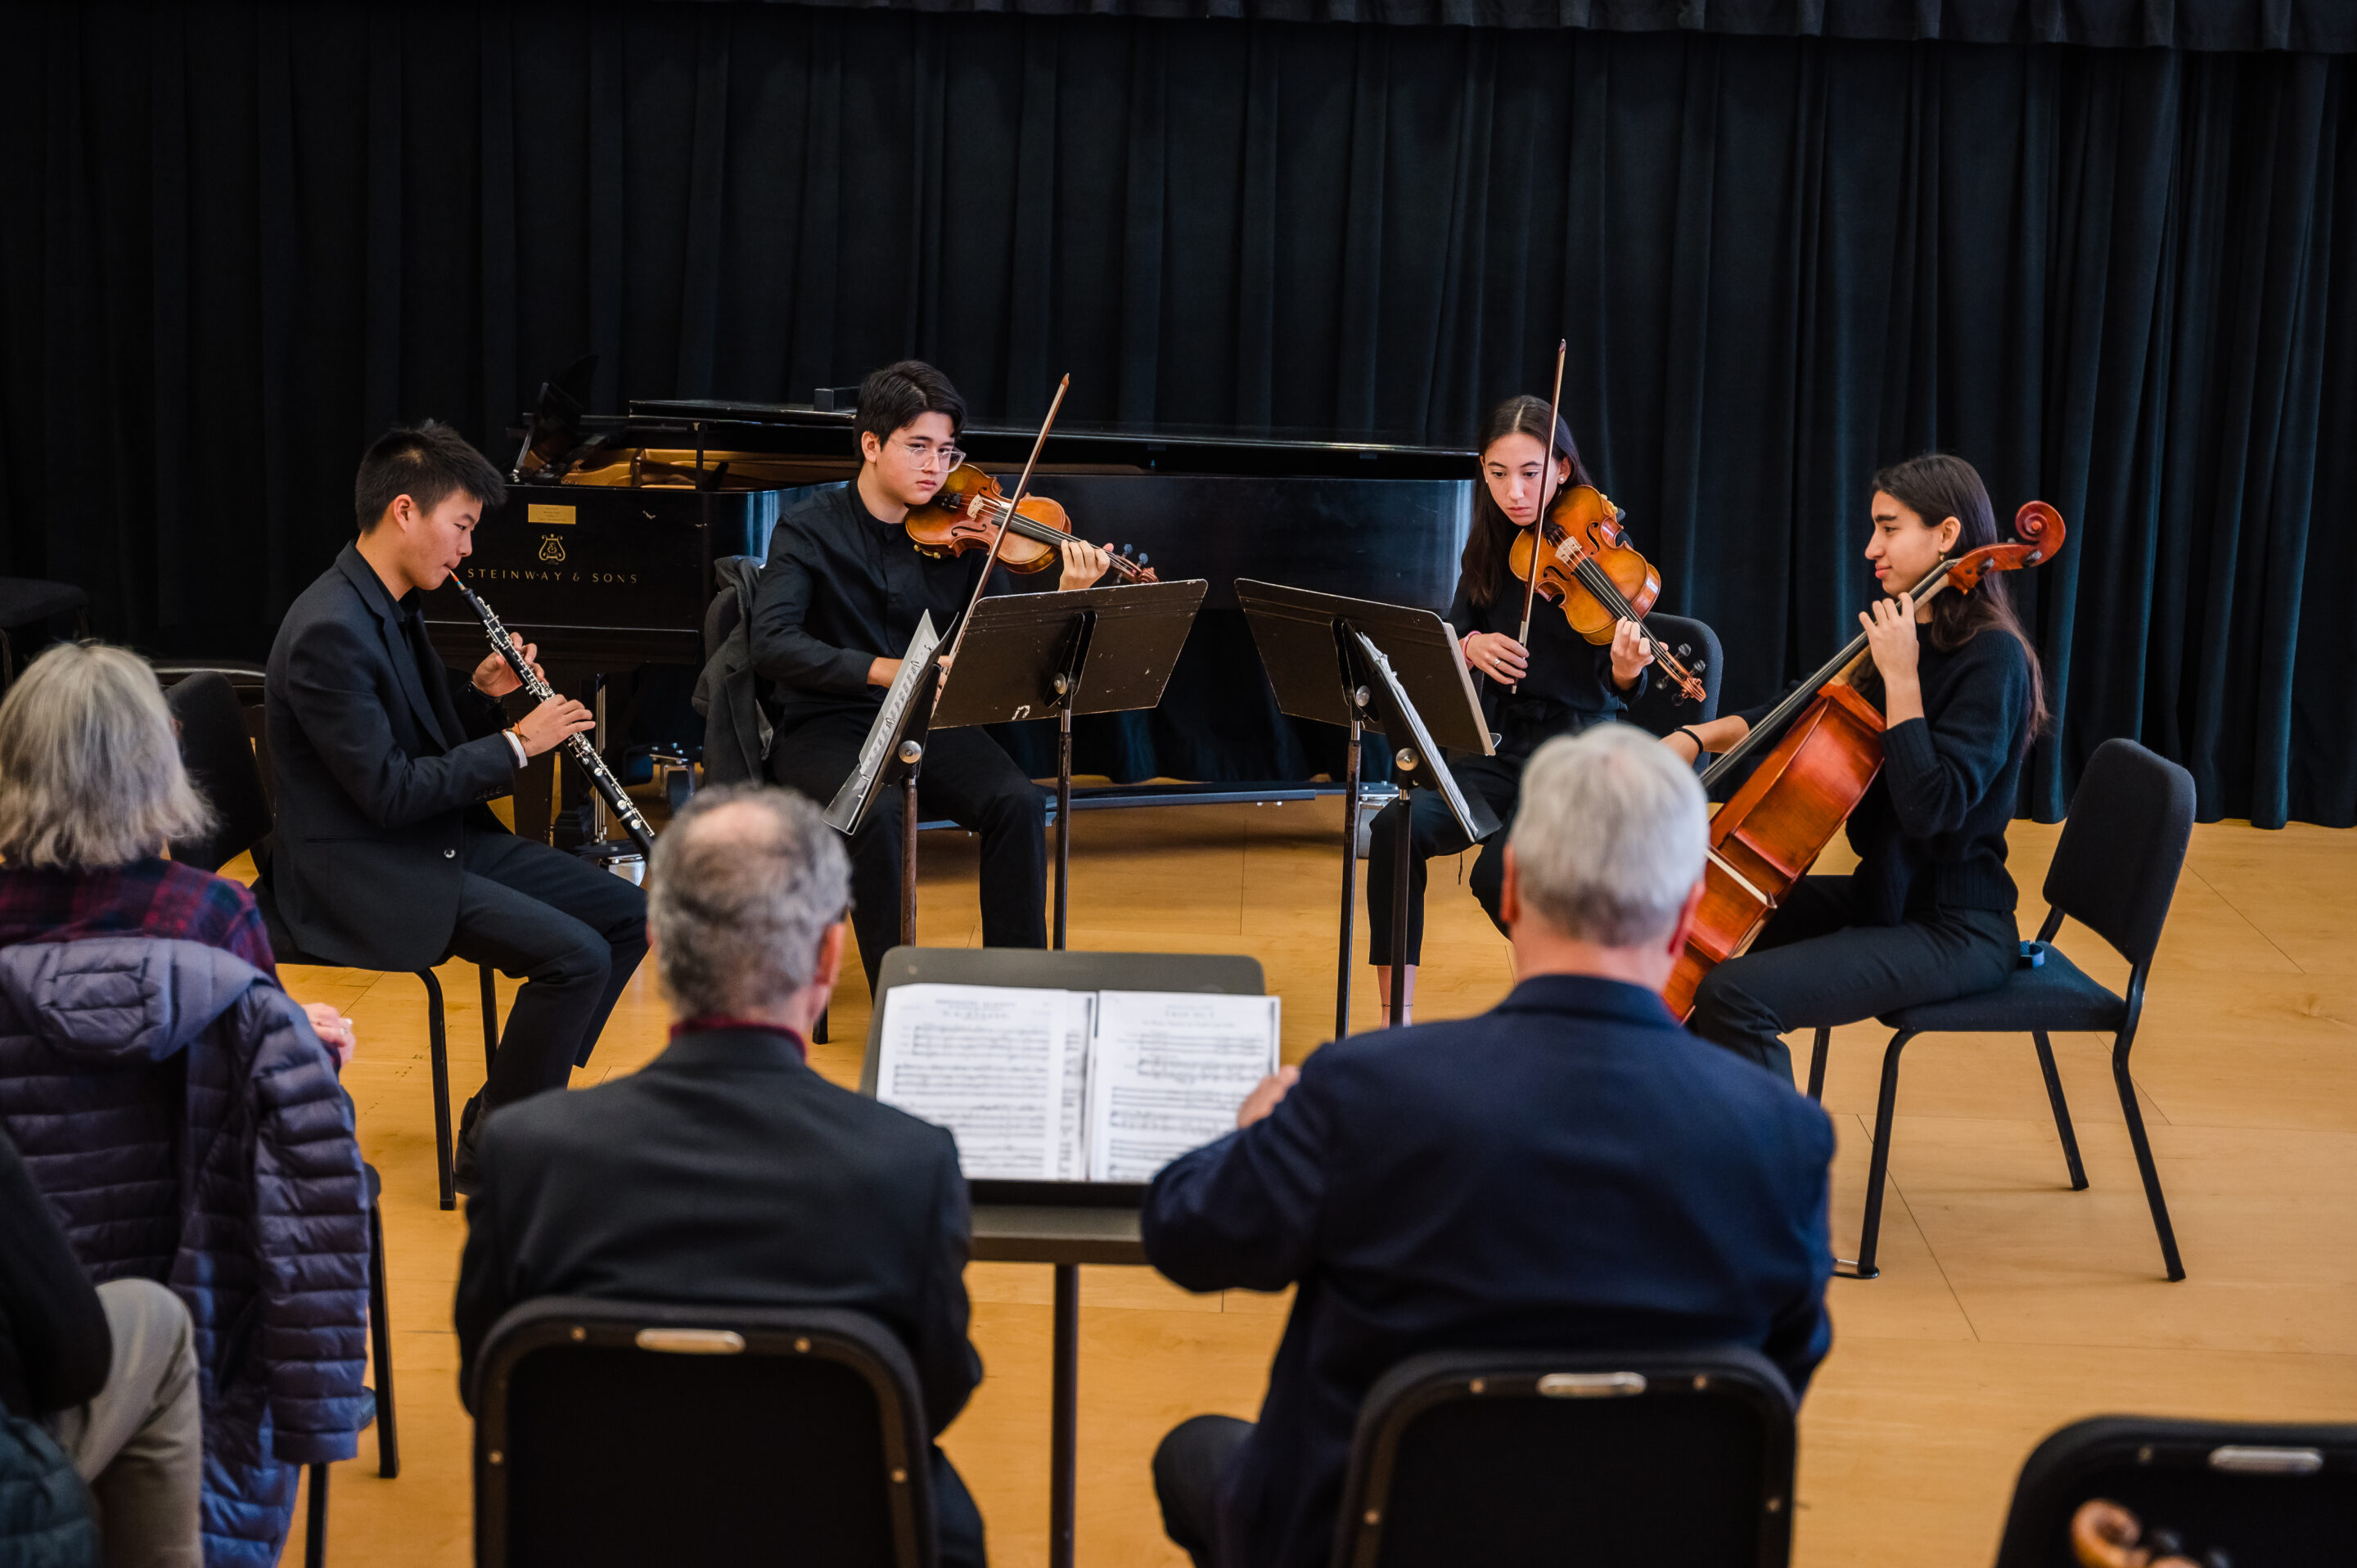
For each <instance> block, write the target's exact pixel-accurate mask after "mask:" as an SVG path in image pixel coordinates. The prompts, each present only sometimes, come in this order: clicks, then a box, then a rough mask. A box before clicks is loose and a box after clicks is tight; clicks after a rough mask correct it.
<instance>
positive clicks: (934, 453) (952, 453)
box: [892, 441, 965, 469]
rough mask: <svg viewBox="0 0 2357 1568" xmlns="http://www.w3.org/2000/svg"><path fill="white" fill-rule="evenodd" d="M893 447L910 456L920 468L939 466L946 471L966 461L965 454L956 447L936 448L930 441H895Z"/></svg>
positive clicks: (910, 459)
mask: <svg viewBox="0 0 2357 1568" xmlns="http://www.w3.org/2000/svg"><path fill="white" fill-rule="evenodd" d="M892 445H893V446H898V447H899V449H900V450H901V451H903V452H906V453H907V454H908V455H909V461H910V462H912V463H914V464H916V465H917V467H920V468H931V467H934V466H935V465H936V464H938V465H939V466H940V467H942V468H944V469H949V468H955V467H957V466H958V465H959V464H961V463H963V462H964V461H965V454H964V453H963V452H962V451H960V450H959V449H958V448H956V447H954V446H934V445H933V444H932V443H931V442H930V441H895V442H893V443H892Z"/></svg>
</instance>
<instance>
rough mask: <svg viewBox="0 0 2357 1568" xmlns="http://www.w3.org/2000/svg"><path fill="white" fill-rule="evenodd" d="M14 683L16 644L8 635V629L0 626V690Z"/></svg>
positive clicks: (3, 690) (2, 690)
mask: <svg viewBox="0 0 2357 1568" xmlns="http://www.w3.org/2000/svg"><path fill="white" fill-rule="evenodd" d="M15 684H16V643H15V642H13V641H11V640H10V639H9V637H8V629H7V628H5V627H0V692H5V691H6V690H7V689H8V688H9V687H11V686H13V685H15Z"/></svg>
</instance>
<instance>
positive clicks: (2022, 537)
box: [1663, 501, 2063, 1019]
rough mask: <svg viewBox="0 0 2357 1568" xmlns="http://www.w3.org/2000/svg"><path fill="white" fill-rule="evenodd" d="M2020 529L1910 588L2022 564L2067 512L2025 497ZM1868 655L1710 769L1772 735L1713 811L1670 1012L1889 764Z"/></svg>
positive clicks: (1968, 584) (1800, 694)
mask: <svg viewBox="0 0 2357 1568" xmlns="http://www.w3.org/2000/svg"><path fill="white" fill-rule="evenodd" d="M2013 530H2014V532H2015V533H2016V534H2018V535H2019V538H2018V540H2016V541H2011V542H2005V543H2000V544H1990V545H1985V546H1983V547H1982V548H1981V549H1978V550H1972V551H1967V552H1966V553H1964V554H1962V555H1959V556H1957V557H1956V558H1955V559H1954V560H1953V561H1943V562H1941V563H1940V564H1938V565H1937V566H1934V567H1932V570H1931V571H1930V572H1928V573H1926V574H1925V575H1924V576H1923V579H1922V581H1921V582H1919V583H1917V584H1916V585H1915V586H1914V587H1913V589H1911V590H1910V591H1911V592H1912V593H1913V595H1914V596H1915V602H1916V603H1918V604H1921V603H1922V602H1923V601H1924V600H1925V599H1928V598H1930V597H1932V596H1933V595H1935V594H1938V593H1941V592H1943V590H1946V589H1950V588H1953V589H1955V590H1956V591H1957V592H1959V593H1964V592H1969V591H1970V590H1972V589H1974V588H1975V587H1978V586H1979V585H1980V581H1981V578H1982V576H1983V575H1986V574H1987V573H1990V572H2018V571H2021V570H2023V569H2024V568H2026V567H2030V566H2035V565H2038V564H2040V563H2041V562H2046V561H2051V560H2052V559H2053V558H2054V556H2055V554H2056V553H2058V552H2059V551H2061V548H2062V536H2063V529H2062V514H2061V513H2060V512H2058V511H2056V510H2054V509H2053V508H2052V507H2050V506H2049V505H2047V504H2046V503H2045V502H2044V501H2030V502H2029V503H2027V504H2026V505H2024V506H2023V507H2022V509H2021V510H2020V511H2019V512H2018V514H2016V516H2015V517H2014V520H2013ZM1866 658H1867V651H1866V637H1865V634H1863V633H1860V634H1859V635H1858V637H1857V639H1855V640H1853V641H1852V642H1851V643H1850V645H1849V646H1848V647H1846V648H1845V649H1843V650H1841V651H1840V652H1839V653H1837V654H1835V656H1834V658H1833V659H1832V660H1831V661H1830V662H1828V663H1827V664H1825V666H1824V668H1822V669H1820V670H1819V671H1816V673H1815V674H1813V675H1812V676H1810V677H1809V679H1808V680H1806V681H1804V682H1802V683H1801V685H1800V687H1799V689H1798V690H1796V691H1795V692H1794V693H1792V695H1791V696H1789V697H1787V698H1785V699H1784V700H1783V701H1782V702H1781V703H1777V704H1776V707H1775V709H1774V710H1773V711H1772V712H1770V714H1768V715H1767V716H1766V717H1765V718H1763V719H1761V720H1760V724H1759V725H1757V726H1756V727H1755V728H1753V730H1752V731H1751V733H1750V734H1749V735H1747V736H1744V737H1743V739H1742V740H1741V741H1740V742H1738V743H1737V745H1736V746H1733V747H1732V748H1731V749H1729V750H1727V751H1726V752H1723V753H1721V754H1720V756H1719V758H1718V760H1717V761H1716V762H1714V763H1712V764H1711V765H1710V768H1709V769H1708V770H1707V771H1706V772H1705V773H1704V774H1703V776H1702V780H1703V783H1704V785H1705V786H1706V787H1707V786H1709V785H1711V784H1714V783H1716V782H1717V780H1718V779H1721V778H1723V777H1725V776H1726V774H1727V772H1728V771H1729V770H1730V769H1732V768H1737V767H1738V766H1740V765H1741V763H1742V762H1743V761H1744V759H1745V758H1747V757H1750V756H1751V755H1753V754H1754V753H1756V752H1757V751H1759V750H1760V748H1761V747H1762V746H1768V745H1770V743H1771V742H1772V743H1773V744H1774V746H1775V749H1774V750H1772V751H1770V752H1769V753H1768V755H1767V757H1765V758H1764V759H1762V760H1761V762H1760V766H1759V768H1757V769H1756V770H1754V771H1753V773H1752V775H1751V777H1750V778H1749V779H1746V780H1745V781H1744V784H1743V788H1741V789H1738V790H1737V791H1736V792H1735V795H1734V798H1733V799H1731V800H1728V801H1727V804H1726V805H1724V806H1721V807H1720V808H1719V809H1718V814H1717V816H1715V817H1713V818H1712V819H1711V823H1710V851H1709V855H1708V858H1707V859H1706V860H1705V862H1704V863H1703V895H1702V905H1701V908H1698V909H1696V910H1695V921H1694V926H1693V928H1692V929H1690V930H1689V931H1688V932H1687V933H1686V945H1685V951H1684V952H1683V953H1681V954H1679V955H1678V962H1677V967H1676V968H1675V969H1674V970H1673V971H1672V972H1671V973H1670V983H1669V984H1668V986H1667V987H1665V988H1664V991H1663V1000H1664V1001H1666V1002H1667V1003H1668V1004H1669V1005H1670V1012H1671V1015H1673V1016H1674V1017H1677V1018H1681V1019H1683V1018H1684V1017H1685V1016H1686V1015H1688V1014H1690V1013H1692V1012H1693V1011H1694V999H1695V987H1696V986H1698V985H1700V984H1701V983H1702V977H1703V976H1704V975H1705V974H1706V973H1708V972H1710V970H1711V969H1712V968H1713V967H1714V966H1716V965H1717V964H1720V963H1723V962H1725V961H1727V960H1728V959H1730V958H1733V957H1734V956H1735V955H1736V954H1738V953H1739V952H1741V951H1742V950H1744V949H1745V948H1747V947H1749V945H1750V944H1751V940H1752V938H1753V937H1754V936H1756V935H1757V934H1758V933H1759V930H1760V926H1761V925H1762V924H1763V923H1764V922H1765V921H1766V920H1767V918H1768V917H1769V916H1770V915H1771V914H1773V913H1774V912H1775V909H1776V906H1777V905H1778V904H1779V903H1780V902H1781V901H1782V899H1783V898H1784V897H1785V895H1787V894H1788V893H1790V892H1791V891H1792V885H1793V884H1794V883H1795V882H1798V881H1799V880H1800V879H1801V878H1802V877H1803V875H1807V873H1808V869H1809V867H1810V866H1811V865H1813V864H1814V863H1815V861H1816V858H1817V856H1818V855H1819V854H1822V853H1823V852H1824V847H1825V846H1826V845H1827V844H1829V843H1832V842H1833V838H1834V834H1835V833H1837V832H1841V829H1842V824H1843V823H1844V822H1847V821H1848V820H1849V814H1850V812H1851V811H1855V810H1856V809H1857V803H1858V802H1859V801H1860V800H1864V799H1865V798H1866V791H1867V786H1869V785H1871V784H1872V783H1873V782H1874V779H1875V776H1876V775H1877V774H1878V773H1880V772H1881V771H1882V731H1883V718H1882V711H1881V710H1880V709H1879V708H1877V707H1876V706H1875V705H1874V704H1873V703H1871V702H1868V701H1867V698H1866V695H1865V694H1864V693H1861V692H1859V691H1858V690H1857V687H1855V686H1854V685H1852V684H1851V683H1850V681H1849V677H1850V676H1851V674H1852V673H1854V672H1855V671H1857V670H1858V669H1859V668H1860V667H1861V665H1862V663H1863V661H1864V660H1866ZM1780 736H1781V738H1779V737H1780Z"/></svg>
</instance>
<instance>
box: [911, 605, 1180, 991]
mask: <svg viewBox="0 0 2357 1568" xmlns="http://www.w3.org/2000/svg"><path fill="white" fill-rule="evenodd" d="M1210 588H1211V585H1210V584H1209V583H1206V582H1203V581H1201V580H1200V579H1190V580H1189V581H1185V582H1178V583H1125V584H1118V585H1114V586H1111V587H1094V588H1073V589H1070V590H1066V591H1062V592H1057V593H1047V594H999V595H996V596H994V597H991V598H986V599H983V600H981V601H980V602H978V603H977V604H975V606H974V608H973V610H972V611H970V612H969V613H968V615H967V618H966V623H965V627H964V628H963V631H962V632H961V634H960V638H959V640H958V641H957V642H956V643H955V644H954V645H953V646H954V647H955V648H956V650H957V665H956V668H955V669H953V670H952V671H950V673H949V675H948V676H947V677H946V678H945V679H944V680H943V682H942V690H941V698H940V702H939V703H938V705H937V706H936V707H935V708H934V710H933V715H932V725H933V727H934V728H935V729H957V728H960V727H962V726H963V725H995V724H1012V723H1015V722H1017V721H1018V720H1022V719H1033V718H1048V717H1050V716H1052V717H1053V718H1054V719H1055V720H1056V899H1055V915H1054V918H1053V923H1052V927H1051V929H1052V930H1053V933H1054V939H1053V945H1054V946H1056V947H1058V948H1061V947H1062V946H1063V945H1064V927H1065V916H1066V911H1067V909H1068V908H1069V907H1070V905H1071V881H1072V715H1074V714H1121V713H1128V712H1131V711H1133V710H1135V709H1138V708H1151V707H1154V706H1157V704H1159V703H1161V701H1162V691H1163V688H1164V687H1166V686H1168V684H1169V683H1170V671H1171V670H1172V669H1173V667H1175V666H1176V665H1177V664H1178V662H1179V652H1180V650H1182V649H1184V648H1185V647H1186V644H1187V631H1188V628H1190V627H1192V626H1193V625H1194V624H1195V612H1196V611H1197V610H1198V609H1200V608H1201V607H1202V604H1203V596H1204V594H1205V593H1206V592H1208V591H1209V590H1210ZM915 937H916V933H915V931H914V930H913V929H912V930H910V931H909V933H908V936H907V939H906V940H912V941H913V940H915ZM1097 989H1102V988H1101V987H1099V988H1097Z"/></svg>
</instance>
